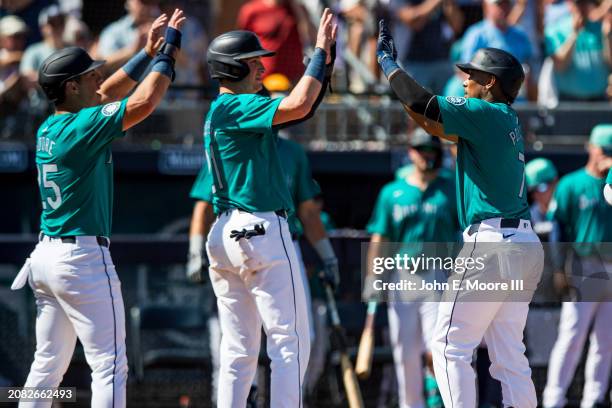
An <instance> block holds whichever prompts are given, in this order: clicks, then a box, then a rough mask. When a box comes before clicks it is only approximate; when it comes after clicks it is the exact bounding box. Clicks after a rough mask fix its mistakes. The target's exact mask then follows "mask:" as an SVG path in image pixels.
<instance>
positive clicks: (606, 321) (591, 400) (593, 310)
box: [543, 125, 612, 408]
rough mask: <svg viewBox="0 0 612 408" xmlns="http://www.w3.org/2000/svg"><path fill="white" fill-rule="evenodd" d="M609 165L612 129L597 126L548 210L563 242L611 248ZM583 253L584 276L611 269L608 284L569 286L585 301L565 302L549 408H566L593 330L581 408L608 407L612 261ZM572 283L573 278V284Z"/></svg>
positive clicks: (548, 389)
mask: <svg viewBox="0 0 612 408" xmlns="http://www.w3.org/2000/svg"><path fill="white" fill-rule="evenodd" d="M610 166H612V125H598V126H596V127H595V128H593V131H592V132H591V137H590V140H589V160H588V162H587V164H586V166H585V167H583V168H581V169H579V170H576V171H574V172H572V173H569V174H567V175H566V176H564V177H562V178H561V180H560V181H559V185H558V186H557V189H556V191H555V195H554V201H553V203H551V209H550V211H551V212H552V216H553V219H554V220H555V221H557V222H558V224H559V226H560V229H561V239H562V241H563V242H591V243H599V242H605V243H608V245H609V243H610V242H612V207H610V206H609V205H607V204H606V202H605V200H604V197H603V196H602V194H601V191H602V188H603V187H604V185H605V184H606V180H605V178H604V177H605V176H606V172H608V171H609V168H610ZM583 250H584V248H582V249H580V250H579V249H578V248H577V249H576V252H577V254H578V255H579V256H580V259H579V260H578V263H579V265H580V268H581V271H582V274H583V276H586V277H590V276H601V274H602V273H603V274H604V276H605V274H606V271H605V270H607V277H608V279H607V280H606V279H605V278H604V279H601V280H599V279H597V280H595V281H594V282H593V283H594V284H595V285H596V287H595V288H593V287H588V286H586V285H585V284H584V283H585V282H584V281H582V283H583V284H581V283H578V282H569V283H570V284H573V286H576V287H578V290H579V291H581V292H582V293H580V295H581V296H582V300H581V301H574V302H564V303H563V305H562V307H561V317H560V319H559V334H558V336H557V341H556V343H555V346H554V347H553V349H552V352H551V355H550V359H549V361H550V363H549V366H548V378H547V383H546V388H545V389H544V394H543V405H544V407H546V408H557V407H563V406H565V404H566V399H565V394H566V392H567V389H568V387H569V385H570V383H571V381H572V378H573V377H574V372H575V371H576V366H577V365H578V361H579V360H580V357H581V356H582V350H583V347H584V343H585V340H586V337H587V334H588V333H589V328H591V325H592V329H591V335H590V336H589V351H588V354H587V361H586V365H585V374H584V391H583V394H582V402H581V404H580V406H581V407H582V408H593V407H602V406H605V399H606V391H607V390H608V385H609V380H610V369H611V368H612V331H611V330H610V319H612V302H610V301H609V300H610V298H611V297H612V286H611V285H610V284H609V276H610V274H611V273H612V262H610V260H608V261H607V262H606V261H605V260H604V261H603V264H602V260H601V259H599V256H598V255H592V254H589V253H585V252H584V251H583ZM587 250H588V246H587ZM602 269H605V270H602ZM562 273H563V272H560V274H562ZM572 278H573V276H570V277H569V280H570V281H571V280H572ZM576 278H577V279H580V278H579V277H577V276H576ZM597 299H601V300H602V301H597Z"/></svg>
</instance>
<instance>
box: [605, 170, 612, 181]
mask: <svg viewBox="0 0 612 408" xmlns="http://www.w3.org/2000/svg"><path fill="white" fill-rule="evenodd" d="M606 184H612V169H610V170H609V171H608V177H607V178H606Z"/></svg>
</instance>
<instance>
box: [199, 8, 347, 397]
mask: <svg viewBox="0 0 612 408" xmlns="http://www.w3.org/2000/svg"><path fill="white" fill-rule="evenodd" d="M332 20H333V15H332V13H331V12H330V10H329V9H325V10H324V12H323V16H322V17H321V22H320V25H319V31H318V33H317V43H316V49H315V52H314V53H313V56H312V59H311V61H310V63H309V65H308V67H307V68H306V71H305V73H304V76H303V77H302V78H301V79H300V80H299V81H298V83H297V84H296V86H295V87H294V88H293V90H292V91H291V93H290V94H289V95H288V96H287V97H285V98H277V99H271V98H269V97H264V96H260V95H257V92H258V91H260V89H261V87H262V85H261V84H262V76H263V73H264V68H263V64H262V62H261V58H262V57H266V56H270V55H273V54H274V53H273V52H271V51H268V50H265V49H263V48H262V47H261V44H260V42H259V39H258V38H257V36H256V35H255V34H253V33H252V32H249V31H230V32H228V33H225V34H222V35H220V36H218V37H217V38H215V39H214V40H213V41H212V43H211V44H210V46H209V48H208V52H207V60H208V63H209V71H210V73H211V76H212V77H213V78H215V79H219V81H220V94H219V96H218V97H217V98H216V99H215V100H214V101H213V102H212V104H211V107H210V110H209V112H208V115H207V117H206V121H205V125H204V144H205V151H206V155H207V161H208V166H209V171H210V172H211V173H212V176H213V207H214V212H215V213H216V214H218V218H217V219H216V220H215V222H214V223H213V225H212V227H211V230H210V232H209V234H208V241H207V243H206V251H207V254H208V257H209V260H210V267H209V275H210V278H211V281H212V286H213V290H214V291H215V295H216V297H217V306H218V310H219V320H220V323H221V333H222V335H221V352H220V354H221V367H220V372H219V391H218V401H217V406H219V407H234V406H244V405H245V403H246V400H247V395H248V393H249V388H250V385H251V383H252V381H253V378H254V375H255V370H256V368H257V359H258V355H259V346H260V337H261V327H262V323H263V327H264V330H265V331H266V334H267V339H268V341H267V352H268V355H269V357H270V360H271V369H272V373H271V391H270V393H271V397H270V401H271V402H270V404H271V406H274V407H299V406H302V399H303V397H302V388H303V381H304V374H305V371H306V367H307V365H308V356H309V354H310V336H309V324H308V316H307V303H306V295H305V290H304V282H303V280H302V277H301V274H300V273H299V271H298V270H297V268H299V266H298V260H297V256H296V253H295V248H294V247H293V245H291V244H290V240H291V235H290V233H289V227H288V224H287V214H288V213H291V212H292V211H293V203H292V200H291V194H290V192H289V189H288V188H287V186H286V184H285V183H284V175H283V170H282V167H281V164H280V159H279V156H278V153H277V148H276V136H275V130H277V129H279V128H281V127H284V126H289V125H291V124H294V123H296V122H299V121H302V120H305V119H306V118H309V117H310V116H311V115H312V114H314V110H315V109H316V107H317V105H318V102H320V101H321V99H322V98H323V95H324V93H325V89H326V87H327V85H328V83H329V79H330V76H331V70H332V67H333V61H332V58H331V53H330V50H331V46H332V43H333V42H334V41H335V37H336V26H335V24H333V22H332Z"/></svg>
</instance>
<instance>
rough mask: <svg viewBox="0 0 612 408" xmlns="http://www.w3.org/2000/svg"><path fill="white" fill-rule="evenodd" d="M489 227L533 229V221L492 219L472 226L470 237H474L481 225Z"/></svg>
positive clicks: (469, 232) (469, 231) (469, 230)
mask: <svg viewBox="0 0 612 408" xmlns="http://www.w3.org/2000/svg"><path fill="white" fill-rule="evenodd" d="M483 224H484V225H488V226H490V227H491V228H495V229H500V228H521V229H531V221H529V220H523V219H521V218H490V219H488V220H482V221H480V222H476V223H474V224H472V225H470V228H469V229H468V235H474V234H475V233H476V232H477V231H478V230H479V229H480V226H481V225H483Z"/></svg>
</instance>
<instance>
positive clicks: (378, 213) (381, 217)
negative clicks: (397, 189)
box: [366, 188, 392, 238]
mask: <svg viewBox="0 0 612 408" xmlns="http://www.w3.org/2000/svg"><path fill="white" fill-rule="evenodd" d="M391 217H392V214H391V208H390V207H389V204H388V200H387V189H386V188H383V189H382V191H381V192H380V194H379V195H378V199H377V200H376V205H375V206H374V211H373V212H372V217H371V218H370V221H369V222H368V225H367V227H366V229H367V231H368V232H369V233H370V234H380V235H382V236H384V237H387V238H390V237H391V234H390V231H391V226H392V219H391Z"/></svg>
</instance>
